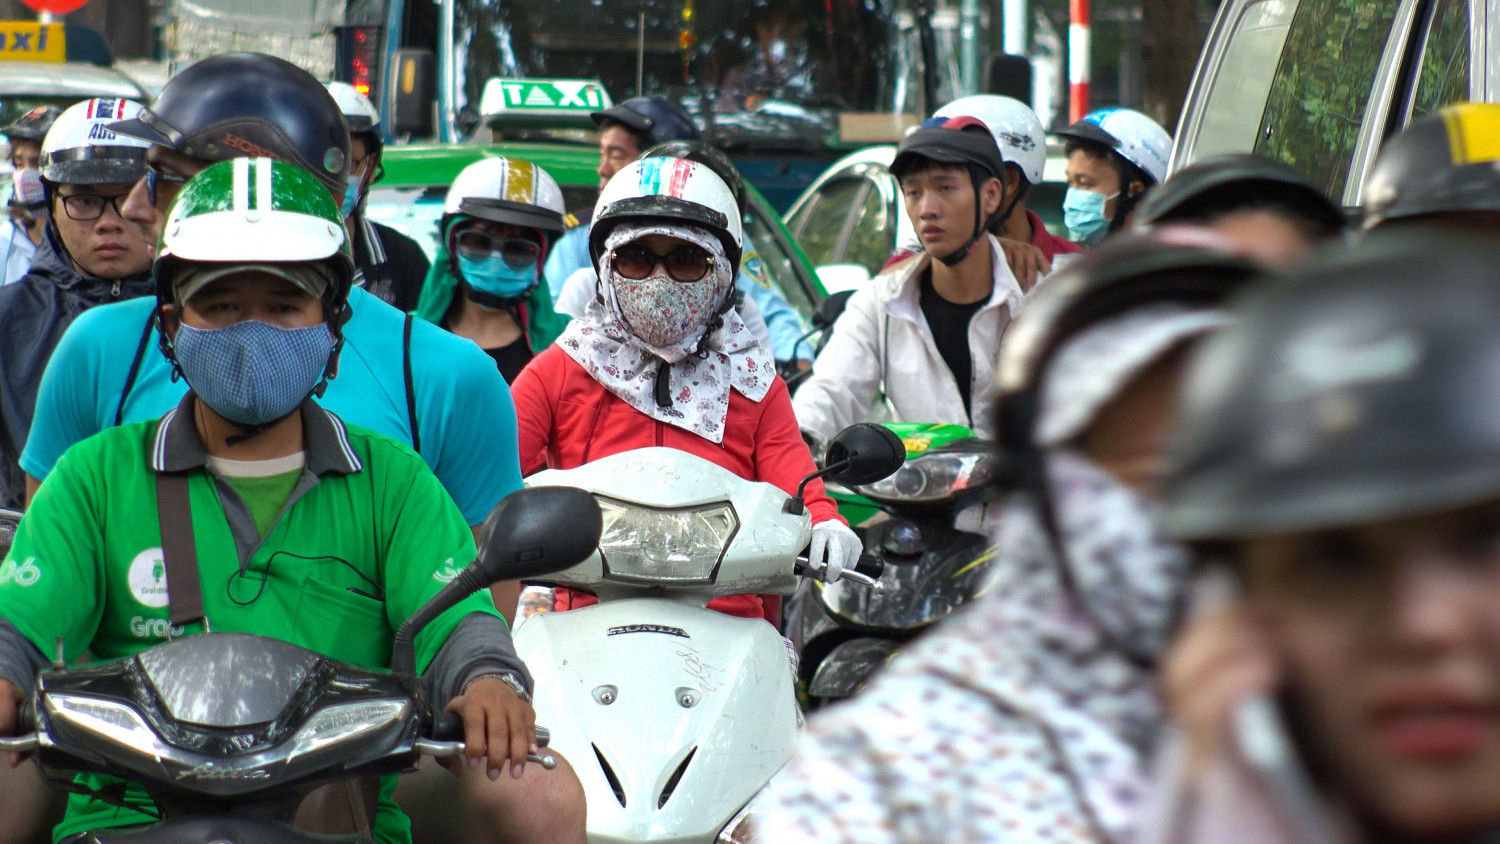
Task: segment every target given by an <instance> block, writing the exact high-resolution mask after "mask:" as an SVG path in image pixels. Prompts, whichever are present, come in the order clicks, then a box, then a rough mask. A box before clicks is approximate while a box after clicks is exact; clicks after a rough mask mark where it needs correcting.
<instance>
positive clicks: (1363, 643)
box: [1139, 223, 1500, 844]
mask: <svg viewBox="0 0 1500 844" xmlns="http://www.w3.org/2000/svg"><path fill="white" fill-rule="evenodd" d="M1497 264H1500V249H1497V248H1496V245H1495V240H1494V238H1493V236H1491V235H1484V234H1475V233H1469V232H1452V231H1445V230H1444V227H1443V226H1441V225H1430V224H1429V225H1418V224H1416V223H1411V224H1409V226H1403V227H1402V230H1391V231H1388V232H1386V231H1380V230H1377V231H1376V232H1374V233H1372V234H1371V235H1369V236H1367V237H1366V238H1365V240H1364V241H1363V242H1361V243H1359V244H1356V245H1354V246H1352V247H1347V248H1344V249H1340V250H1337V251H1335V252H1333V253H1329V254H1327V255H1325V256H1324V257H1323V258H1321V259H1319V260H1316V261H1314V262H1313V263H1311V264H1309V265H1307V266H1305V267H1304V268H1302V269H1301V270H1300V271H1298V272H1296V273H1294V274H1292V275H1289V276H1286V277H1283V278H1281V279H1278V280H1276V281H1274V282H1272V283H1270V284H1267V285H1266V286H1265V287H1263V288H1262V289H1260V290H1259V291H1257V292H1256V293H1255V294H1253V295H1251V296H1247V297H1245V298H1244V299H1243V300H1242V301H1241V302H1240V303H1239V306H1238V308H1237V315H1236V320H1235V322H1234V324H1233V325H1232V326H1231V327H1230V328H1229V329H1228V330H1226V331H1225V332H1224V333H1223V334H1222V335H1220V336H1219V337H1217V338H1215V339H1214V340H1213V341H1211V342H1210V343H1209V344H1208V345H1207V346H1205V348H1203V349H1202V350H1201V354H1200V355H1199V356H1198V357H1197V359H1196V360H1195V362H1194V366H1193V368H1192V370H1191V372H1190V373H1189V376H1188V379H1187V381H1186V385H1187V386H1186V388H1185V390H1184V393H1183V402H1182V411H1181V413H1180V414H1179V415H1178V419H1177V423H1176V426H1175V431H1174V433H1173V437H1172V444H1171V449H1170V460H1169V466H1168V471H1167V474H1166V477H1165V479H1164V483H1163V499H1164V504H1165V511H1164V514H1163V525H1164V528H1165V529H1166V531H1167V533H1168V534H1169V535H1171V536H1175V537H1177V538H1178V539H1180V540H1181V541H1185V542H1189V543H1192V545H1193V546H1194V550H1195V552H1196V557H1197V563H1198V565H1199V567H1200V568H1203V569H1204V570H1205V572H1206V573H1211V574H1212V575H1213V576H1215V577H1216V579H1217V580H1218V581H1219V583H1218V588H1216V589H1214V590H1213V591H1214V592H1216V593H1217V596H1216V599H1215V600H1214V602H1213V603H1214V605H1215V606H1213V607H1208V606H1201V607H1200V609H1199V611H1198V615H1199V619H1198V621H1197V622H1196V623H1195V624H1194V625H1193V627H1192V628H1190V629H1189V630H1188V631H1187V632H1186V633H1184V635H1183V636H1182V637H1181V638H1180V639H1179V640H1178V642H1177V643H1176V644H1175V645H1174V650H1173V653H1172V654H1171V656H1170V658H1169V660H1168V662H1167V670H1166V672H1165V674H1166V682H1165V683H1164V687H1165V689H1166V691H1167V695H1168V697H1169V699H1170V700H1171V702H1172V704H1173V714H1174V716H1175V717H1176V719H1177V721H1178V723H1179V725H1180V726H1181V727H1182V728H1183V731H1184V733H1185V735H1186V737H1187V740H1188V746H1189V748H1190V750H1191V752H1190V753H1189V754H1188V756H1189V759H1190V760H1191V761H1190V764H1188V765H1187V766H1185V768H1184V770H1183V772H1182V773H1183V774H1185V776H1184V777H1183V779H1182V781H1181V782H1180V784H1179V788H1178V789H1177V793H1178V795H1179V797H1180V798H1181V799H1178V800H1176V801H1167V802H1168V803H1169V805H1172V806H1173V807H1174V808H1175V811H1170V812H1164V813H1163V820H1164V821H1166V822H1165V823H1164V824H1163V825H1162V826H1163V828H1161V829H1159V830H1156V831H1155V833H1154V834H1152V835H1147V836H1143V837H1142V838H1141V839H1139V840H1142V841H1151V842H1157V841H1161V842H1166V841H1170V842H1177V844H1211V843H1212V844H1217V842H1234V844H1304V843H1306V844H1311V842H1339V844H1374V842H1401V841H1422V842H1481V841H1492V840H1494V839H1495V836H1496V834H1497V833H1500V609H1497V608H1500V541H1497V540H1500V528H1497V526H1500V460H1497V457H1496V456H1497V454H1500V429H1497V427H1496V425H1495V423H1494V417H1495V413H1494V408H1495V407H1496V405H1497V404H1500V380H1497V379H1496V377H1495V373H1496V372H1497V371H1500V346H1497V344H1496V337H1497V336H1500V288H1497V287H1496V286H1495V284H1494V268H1495V267H1496V265H1497ZM1226 602H1227V604H1228V606H1225V604H1226Z"/></svg>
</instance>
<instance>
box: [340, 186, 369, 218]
mask: <svg viewBox="0 0 1500 844" xmlns="http://www.w3.org/2000/svg"><path fill="white" fill-rule="evenodd" d="M364 180H365V177H364V176H350V177H349V184H348V186H347V187H345V188H344V204H343V206H342V207H341V208H340V209H339V210H340V211H342V212H343V214H344V219H345V220H347V219H349V217H351V216H352V215H353V214H354V209H355V208H357V207H359V186H360V184H361V183H363V182H364Z"/></svg>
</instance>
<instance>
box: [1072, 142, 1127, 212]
mask: <svg viewBox="0 0 1500 844" xmlns="http://www.w3.org/2000/svg"><path fill="white" fill-rule="evenodd" d="M1066 174H1067V178H1068V187H1070V188H1077V189H1078V190H1086V191H1088V192H1090V193H1099V194H1103V195H1105V196H1109V197H1113V198H1112V199H1110V200H1109V201H1108V202H1106V203H1104V218H1105V219H1106V220H1113V219H1114V218H1115V210H1116V207H1117V203H1118V200H1119V197H1118V196H1115V194H1118V193H1119V192H1120V174H1119V173H1117V172H1115V168H1114V165H1113V163H1112V162H1111V161H1110V160H1109V158H1107V157H1104V156H1095V155H1089V153H1088V150H1082V149H1075V150H1073V152H1072V153H1071V154H1070V155H1069V156H1068V167H1067V170H1066Z"/></svg>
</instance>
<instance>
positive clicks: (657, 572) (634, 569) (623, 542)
mask: <svg viewBox="0 0 1500 844" xmlns="http://www.w3.org/2000/svg"><path fill="white" fill-rule="evenodd" d="M599 510H600V511H601V513H602V514H603V516H604V533H603V535H602V536H600V538H599V553H600V555H601V556H602V557H603V558H604V576H605V577H606V578H609V579H613V580H624V581H630V582H634V583H640V582H647V583H650V582H662V583H676V584H691V583H712V582H713V579H714V573H715V570H716V569H717V568H718V565H719V560H721V559H722V558H723V556H724V551H725V549H727V548H728V547H729V542H730V540H732V539H734V535H735V532H736V531H738V530H739V527H740V520H739V517H738V516H736V515H735V512H734V507H732V506H731V505H730V504H728V503H727V502H726V503H723V504H710V505H707V506H703V507H684V508H678V509H671V510H653V509H649V508H645V507H638V506H635V505H633V504H626V503H624V502H620V501H614V500H612V499H608V498H604V497H602V496H601V497H599Z"/></svg>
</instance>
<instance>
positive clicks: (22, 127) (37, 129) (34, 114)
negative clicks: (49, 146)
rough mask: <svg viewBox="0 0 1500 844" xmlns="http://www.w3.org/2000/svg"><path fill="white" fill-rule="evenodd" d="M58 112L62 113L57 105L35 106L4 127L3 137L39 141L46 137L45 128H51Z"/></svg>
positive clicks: (13, 139)
mask: <svg viewBox="0 0 1500 844" xmlns="http://www.w3.org/2000/svg"><path fill="white" fill-rule="evenodd" d="M59 114H62V109H60V108H58V107H57V106H37V107H36V108H34V109H32V110H31V111H28V112H26V113H25V114H23V115H21V116H20V117H17V118H16V121H15V122H14V123H12V124H10V125H9V126H7V127H5V129H4V131H5V137H7V138H10V139H11V140H12V141H38V142H40V141H41V140H42V139H43V138H45V137H47V130H49V129H51V128H52V121H54V120H56V119H57V116H58V115H59Z"/></svg>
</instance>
